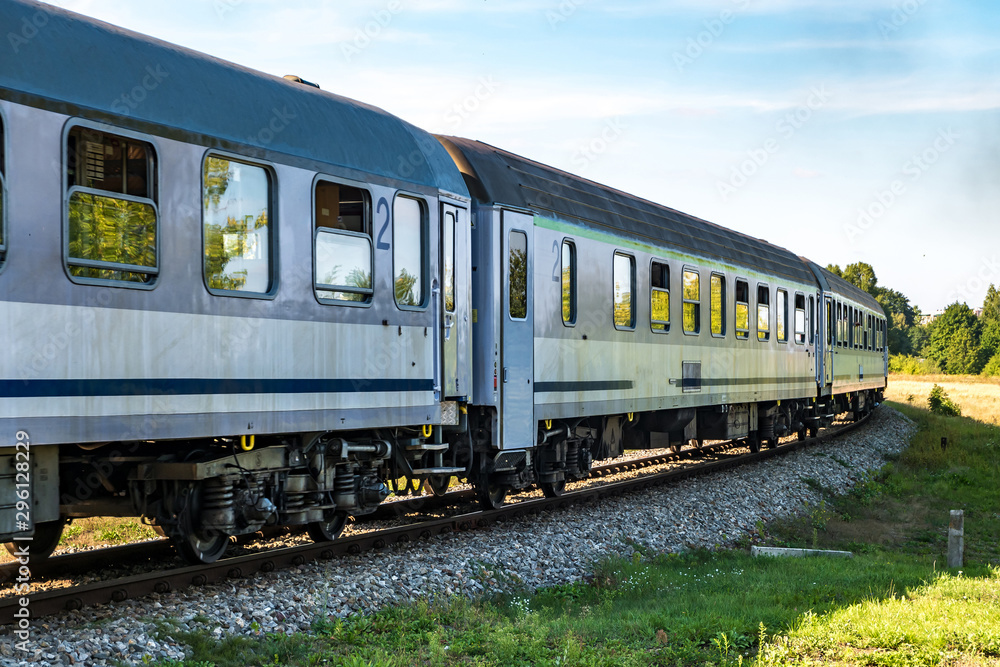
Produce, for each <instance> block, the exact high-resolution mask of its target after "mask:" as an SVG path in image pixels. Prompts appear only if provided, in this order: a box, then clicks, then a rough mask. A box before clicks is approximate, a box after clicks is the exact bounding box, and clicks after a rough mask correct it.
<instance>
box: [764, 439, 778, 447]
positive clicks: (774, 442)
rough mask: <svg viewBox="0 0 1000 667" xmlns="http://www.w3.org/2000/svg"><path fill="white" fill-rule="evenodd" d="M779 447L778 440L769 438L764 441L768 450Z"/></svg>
mask: <svg viewBox="0 0 1000 667" xmlns="http://www.w3.org/2000/svg"><path fill="white" fill-rule="evenodd" d="M777 446H778V439H777V438H767V439H765V440H764V447H765V448H766V449H774V448H775V447H777Z"/></svg>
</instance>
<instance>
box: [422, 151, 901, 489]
mask: <svg viewBox="0 0 1000 667" xmlns="http://www.w3.org/2000/svg"><path fill="white" fill-rule="evenodd" d="M439 139H440V140H441V142H442V144H444V145H445V147H447V148H448V151H449V153H450V154H451V155H452V157H453V158H454V159H455V161H456V164H457V165H458V166H459V169H460V170H461V171H462V173H463V175H464V176H465V179H466V182H467V184H468V187H469V191H470V192H471V193H472V196H473V200H474V201H473V232H472V239H473V273H472V290H473V308H474V311H473V312H474V313H475V318H474V322H475V323H474V325H473V339H474V341H475V345H474V351H473V389H474V392H473V393H474V401H473V402H474V406H473V409H472V412H471V413H470V421H471V422H472V428H473V434H474V441H475V443H476V448H477V453H478V457H477V460H476V462H475V469H474V470H473V471H472V478H473V479H474V480H476V482H477V486H478V488H479V489H480V496H481V499H482V500H483V502H484V504H486V505H488V506H495V505H497V504H499V503H500V502H502V500H503V497H504V495H505V493H506V490H507V489H509V488H521V487H524V486H526V485H528V484H532V483H536V482H537V483H538V484H540V485H541V486H542V488H543V489H544V490H545V491H546V493H547V494H550V495H552V494H558V493H560V492H561V490H562V488H563V487H564V485H565V482H566V480H567V479H574V478H580V477H584V476H586V474H587V473H588V471H589V466H590V461H591V460H592V458H593V457H595V456H596V457H602V458H603V457H612V456H617V455H619V454H620V453H621V452H622V450H623V449H639V448H648V447H658V446H671V447H674V448H678V447H680V446H682V445H683V444H684V443H686V442H692V443H694V444H698V443H700V442H701V441H703V440H705V439H727V440H728V439H745V440H746V441H747V443H748V444H749V446H750V447H751V449H757V448H759V447H760V445H761V443H765V444H768V445H773V444H774V443H776V441H777V439H778V438H779V437H781V436H783V435H786V434H789V433H799V434H800V436H802V437H804V436H805V434H806V433H807V432H810V431H811V432H815V431H816V429H818V428H819V427H820V426H821V425H826V424H829V423H830V422H831V421H832V420H833V418H834V416H835V415H836V414H838V413H842V412H846V411H852V412H854V413H857V414H860V413H862V412H865V411H867V410H868V409H870V407H871V406H872V404H873V403H875V402H877V401H878V400H880V392H881V390H882V388H884V386H885V381H886V368H887V364H886V354H887V353H886V347H885V343H886V341H885V327H884V325H885V322H884V316H883V314H882V309H881V307H880V306H879V304H878V302H877V301H875V299H873V298H872V297H871V296H870V295H868V294H866V293H864V292H862V291H861V290H858V289H857V288H855V287H853V286H852V285H850V284H848V283H846V282H845V281H843V280H842V279H840V278H838V277H837V276H834V275H833V274H831V273H829V272H828V271H826V270H824V269H821V268H820V267H818V266H817V265H815V264H813V263H811V262H809V261H808V260H805V259H803V258H801V257H798V256H796V255H794V254H792V253H790V252H789V251H787V250H785V249H783V248H779V247H776V246H773V245H771V244H768V243H766V242H764V241H761V240H758V239H754V238H751V237H748V236H746V235H743V234H739V233H736V232H733V231H730V230H727V229H724V228H721V227H718V226H716V225H713V224H710V223H707V222H705V221H703V220H699V219H697V218H693V217H691V216H688V215H685V214H683V213H679V212H677V211H674V210H672V209H669V208H666V207H663V206H660V205H657V204H653V203H651V202H648V201H645V200H641V199H638V198H636V197H633V196H631V195H628V194H626V193H623V192H620V191H617V190H613V189H611V188H607V187H605V186H602V185H599V184H596V183H593V182H591V181H587V180H585V179H582V178H579V177H577V176H574V175H572V174H567V173H565V172H561V171H559V170H556V169H553V168H551V167H548V166H546V165H542V164H539V163H537V162H533V161H531V160H528V159H525V158H523V157H520V156H517V155H514V154H512V153H509V152H506V151H503V150H501V149H498V148H494V147H492V146H489V145H486V144H483V143H480V142H476V141H470V140H468V139H462V138H457V137H439Z"/></svg>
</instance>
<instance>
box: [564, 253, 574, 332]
mask: <svg viewBox="0 0 1000 667" xmlns="http://www.w3.org/2000/svg"><path fill="white" fill-rule="evenodd" d="M562 320H563V324H566V325H573V324H576V246H575V245H574V244H573V242H572V241H563V243H562Z"/></svg>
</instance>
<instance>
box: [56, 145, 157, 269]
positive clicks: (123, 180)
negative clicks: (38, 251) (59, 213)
mask: <svg viewBox="0 0 1000 667" xmlns="http://www.w3.org/2000/svg"><path fill="white" fill-rule="evenodd" d="M66 155H67V165H66V177H67V178H66V183H67V187H68V188H69V192H68V194H69V197H68V199H69V219H68V221H67V227H66V235H65V238H66V241H65V242H66V247H65V251H66V264H67V267H68V269H69V273H70V275H71V276H73V277H74V278H79V279H82V280H83V281H84V282H90V281H101V282H104V281H117V282H126V283H140V284H147V285H151V284H152V283H153V281H154V280H155V279H156V275H157V273H158V272H159V269H158V266H157V259H158V252H157V231H158V217H159V216H158V214H157V209H156V192H155V181H156V156H155V153H154V151H153V146H152V144H150V143H148V142H145V141H138V140H136V139H131V138H127V137H123V136H118V135H114V134H108V133H105V132H102V131H100V130H95V129H92V128H87V127H79V126H77V127H74V128H73V129H71V130H70V132H69V136H68V138H67V153H66Z"/></svg>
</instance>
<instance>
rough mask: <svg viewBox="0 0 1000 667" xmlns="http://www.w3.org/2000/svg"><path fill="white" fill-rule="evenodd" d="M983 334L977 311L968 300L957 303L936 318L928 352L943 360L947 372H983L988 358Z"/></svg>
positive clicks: (938, 360) (928, 354) (936, 359)
mask: <svg viewBox="0 0 1000 667" xmlns="http://www.w3.org/2000/svg"><path fill="white" fill-rule="evenodd" d="M979 338H980V324H979V319H978V318H977V317H976V315H975V313H973V312H972V309H971V308H969V307H968V306H967V305H965V304H964V303H953V304H951V305H950V306H948V307H947V308H946V309H945V311H944V314H943V315H941V317H939V318H937V319H936V320H934V322H933V326H931V328H930V340H929V341H928V344H927V348H926V354H927V356H928V357H930V358H931V359H934V360H935V361H936V362H938V363H939V364H941V366H942V368H944V371H945V373H949V374H953V373H979V371H980V370H982V368H983V366H984V365H985V364H986V361H987V357H986V354H985V353H984V351H983V350H982V349H981V348H980V346H979Z"/></svg>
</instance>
